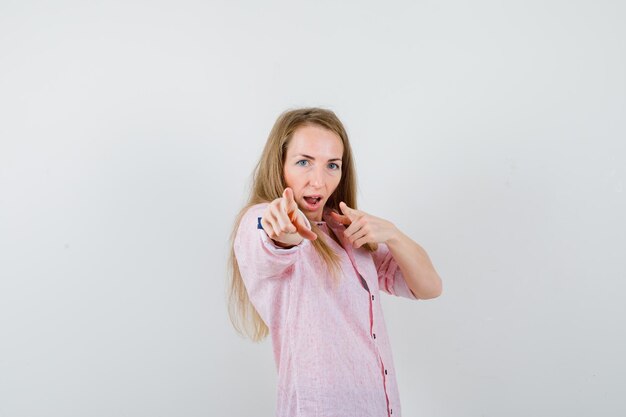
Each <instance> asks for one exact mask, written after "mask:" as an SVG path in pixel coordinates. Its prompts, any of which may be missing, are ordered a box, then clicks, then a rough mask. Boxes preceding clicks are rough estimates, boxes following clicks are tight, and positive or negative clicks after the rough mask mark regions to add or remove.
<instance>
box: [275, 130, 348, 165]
mask: <svg viewBox="0 0 626 417" xmlns="http://www.w3.org/2000/svg"><path fill="white" fill-rule="evenodd" d="M296 154H307V155H311V156H323V157H326V156H328V158H329V159H330V158H341V155H342V154H343V143H342V142H341V138H340V137H339V135H338V134H336V133H335V132H333V131H332V130H328V129H326V128H323V127H321V126H317V125H304V126H300V127H298V128H297V129H296V130H295V132H294V133H293V136H292V138H291V140H290V141H289V145H288V146H287V155H296Z"/></svg>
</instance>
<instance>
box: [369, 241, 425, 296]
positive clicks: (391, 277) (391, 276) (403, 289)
mask: <svg viewBox="0 0 626 417" xmlns="http://www.w3.org/2000/svg"><path fill="white" fill-rule="evenodd" d="M372 258H373V259H374V265H375V266H376V272H378V287H379V288H380V289H381V290H382V291H384V292H386V293H387V294H391V295H395V296H398V297H404V298H408V299H411V300H417V299H418V298H417V297H416V296H415V295H413V292H411V289H410V288H409V286H408V285H407V283H406V280H405V279H404V275H403V274H402V271H401V270H400V267H398V264H397V263H396V261H395V260H394V259H393V256H392V255H391V251H390V250H389V248H388V247H387V245H386V244H384V243H379V244H378V249H377V250H376V251H374V252H372Z"/></svg>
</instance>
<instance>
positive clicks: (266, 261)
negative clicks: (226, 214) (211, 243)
mask: <svg viewBox="0 0 626 417" xmlns="http://www.w3.org/2000/svg"><path fill="white" fill-rule="evenodd" d="M267 205H268V203H261V204H257V205H254V206H252V207H250V208H249V209H248V211H246V213H245V214H244V215H243V217H242V218H241V222H240V223H239V227H238V229H237V234H236V235H235V241H234V250H235V257H236V258H237V264H238V265H239V271H240V272H241V275H242V278H243V279H244V281H247V282H251V281H256V280H262V279H266V278H279V277H282V276H284V275H285V273H286V272H287V269H288V268H289V267H290V266H292V265H293V264H294V263H295V262H296V260H297V259H298V256H299V255H300V252H301V251H302V249H303V248H304V247H306V246H308V245H310V244H311V242H310V241H309V240H308V239H303V240H302V242H300V244H298V245H296V246H293V247H291V248H287V249H286V248H281V247H280V246H277V245H276V244H275V243H274V241H273V240H272V239H271V238H270V237H269V236H268V235H267V233H266V232H265V230H263V228H262V227H261V221H260V219H261V217H262V215H263V212H264V211H265V209H266V207H267ZM303 216H304V215H303ZM304 218H305V221H307V224H308V225H310V223H309V222H308V220H307V219H306V216H304ZM309 227H310V226H309Z"/></svg>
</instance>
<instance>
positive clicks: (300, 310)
mask: <svg viewBox="0 0 626 417" xmlns="http://www.w3.org/2000/svg"><path fill="white" fill-rule="evenodd" d="M266 206H267V203H262V204H257V205H255V206H252V207H251V208H250V209H248V211H247V212H246V214H245V215H244V217H243V218H242V221H241V223H240V225H239V229H238V231H237V235H236V237H235V242H234V243H235V255H236V257H237V261H238V264H239V269H240V271H241V276H242V278H243V281H244V284H245V286H246V288H247V290H248V294H249V296H250V300H251V302H252V303H253V305H254V306H255V308H256V309H257V311H258V312H259V314H260V315H261V317H262V318H263V320H264V321H265V323H266V324H267V325H268V327H269V329H270V336H271V340H272V346H273V351H274V360H275V363H276V369H277V372H278V387H277V393H278V397H277V399H276V416H277V417H313V416H315V417H369V416H371V417H382V416H388V417H401V407H400V398H399V395H398V387H397V383H396V372H395V369H394V364H393V358H392V354H391V346H390V344H389V339H388V336H387V329H386V326H385V320H384V317H383V311H382V308H381V304H380V296H379V295H380V293H379V290H382V291H384V292H387V293H389V294H392V295H397V296H401V297H405V298H409V299H412V300H416V299H417V298H415V296H414V295H413V293H412V292H411V291H410V290H409V288H408V286H407V284H406V282H405V280H404V277H403V276H402V272H401V271H400V268H398V265H397V264H396V262H395V261H394V260H393V257H392V256H391V253H390V251H389V249H388V248H387V246H386V245H385V244H379V246H378V250H377V251H376V252H374V253H370V252H368V251H367V250H365V249H363V248H359V249H354V248H352V246H351V245H350V242H349V241H348V240H347V239H345V238H344V235H343V230H345V226H343V225H341V224H339V223H337V222H335V221H334V220H333V219H332V218H330V217H329V216H328V209H326V210H325V211H324V216H323V219H324V221H323V222H317V224H318V225H319V226H320V227H321V228H322V230H324V232H325V233H326V234H325V235H323V236H318V239H320V238H324V239H325V241H326V242H328V244H329V245H331V247H332V248H334V249H335V250H336V252H337V253H338V254H339V255H340V256H341V267H342V271H343V272H342V274H341V282H340V283H339V285H338V286H337V289H336V290H335V291H333V288H332V277H331V276H327V275H328V274H321V273H320V272H321V271H324V267H323V264H322V261H321V260H320V259H319V257H318V255H317V253H316V252H315V249H314V248H313V246H312V244H311V242H310V241H309V240H306V239H305V240H304V241H302V243H300V245H298V246H295V247H293V248H289V249H283V248H280V247H278V246H276V245H275V244H274V243H273V241H272V240H271V239H270V238H269V237H268V236H267V234H266V233H265V231H264V230H263V229H259V228H257V225H258V218H259V217H261V216H262V214H263V211H264V210H265V208H266ZM328 227H330V228H332V229H333V230H336V235H337V236H338V237H339V239H340V240H341V242H342V246H343V248H342V247H340V246H339V245H337V242H335V241H334V240H333V239H332V238H331V237H330V236H328V235H327V233H328ZM359 274H360V275H361V276H362V277H363V278H364V279H365V281H366V283H367V286H368V287H369V291H368V290H366V289H365V287H364V285H363V284H362V283H361V281H360V278H359Z"/></svg>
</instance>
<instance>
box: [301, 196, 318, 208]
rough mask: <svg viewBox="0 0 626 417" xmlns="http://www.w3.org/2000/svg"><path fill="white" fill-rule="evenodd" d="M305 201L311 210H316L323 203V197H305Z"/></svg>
mask: <svg viewBox="0 0 626 417" xmlns="http://www.w3.org/2000/svg"><path fill="white" fill-rule="evenodd" d="M304 201H305V202H306V203H307V206H308V208H309V209H316V208H317V207H319V204H320V201H322V197H320V196H314V197H304Z"/></svg>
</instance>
